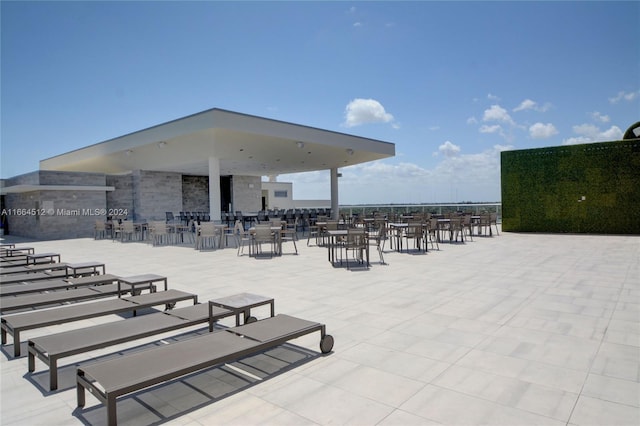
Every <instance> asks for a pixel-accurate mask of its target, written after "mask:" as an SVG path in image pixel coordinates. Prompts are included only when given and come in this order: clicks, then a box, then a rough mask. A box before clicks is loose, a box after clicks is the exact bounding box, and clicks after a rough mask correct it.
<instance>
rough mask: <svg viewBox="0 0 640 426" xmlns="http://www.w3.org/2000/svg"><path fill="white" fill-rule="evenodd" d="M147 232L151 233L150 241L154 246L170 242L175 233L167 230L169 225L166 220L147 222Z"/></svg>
mask: <svg viewBox="0 0 640 426" xmlns="http://www.w3.org/2000/svg"><path fill="white" fill-rule="evenodd" d="M149 232H150V233H151V241H152V244H153V245H154V246H157V245H162V244H171V243H172V242H173V241H174V237H175V234H173V233H171V232H169V227H168V226H167V223H166V222H162V221H159V220H156V221H153V222H149Z"/></svg>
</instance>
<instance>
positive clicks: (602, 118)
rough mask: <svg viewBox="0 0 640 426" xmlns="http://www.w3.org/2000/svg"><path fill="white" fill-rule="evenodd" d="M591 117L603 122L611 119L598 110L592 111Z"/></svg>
mask: <svg viewBox="0 0 640 426" xmlns="http://www.w3.org/2000/svg"><path fill="white" fill-rule="evenodd" d="M591 118H593V120H594V121H599V122H601V123H608V122H609V121H611V119H610V118H609V116H608V115H602V114H600V113H599V112H598V111H595V112H592V113H591Z"/></svg>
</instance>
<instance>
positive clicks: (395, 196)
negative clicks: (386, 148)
mask: <svg viewBox="0 0 640 426" xmlns="http://www.w3.org/2000/svg"><path fill="white" fill-rule="evenodd" d="M511 149H514V148H513V146H510V145H495V146H494V147H492V148H491V149H488V150H487V151H484V152H481V153H477V154H462V153H460V151H459V147H457V146H456V145H455V144H453V143H451V142H450V141H447V142H445V143H443V144H442V145H441V146H440V150H441V151H442V152H447V153H448V154H455V155H442V156H440V157H439V158H440V162H439V163H437V164H435V165H433V166H431V167H424V166H421V165H418V164H416V163H412V162H396V161H397V158H396V159H395V160H394V159H392V158H388V159H385V160H378V161H372V162H368V163H362V164H357V165H354V166H350V167H344V168H342V169H340V172H341V173H342V177H341V178H340V180H339V196H340V204H388V203H395V204H398V203H421V202H424V203H439V202H453V201H456V202H457V201H478V202H480V201H487V202H492V201H499V200H500V190H501V189H500V188H501V187H500V152H502V151H505V150H511ZM278 180H279V181H281V182H293V188H294V199H299V200H305V199H316V200H317V199H329V198H330V196H331V194H330V192H331V191H330V186H331V185H330V174H329V172H328V171H326V170H324V171H318V172H309V173H299V174H291V175H281V176H279V177H278Z"/></svg>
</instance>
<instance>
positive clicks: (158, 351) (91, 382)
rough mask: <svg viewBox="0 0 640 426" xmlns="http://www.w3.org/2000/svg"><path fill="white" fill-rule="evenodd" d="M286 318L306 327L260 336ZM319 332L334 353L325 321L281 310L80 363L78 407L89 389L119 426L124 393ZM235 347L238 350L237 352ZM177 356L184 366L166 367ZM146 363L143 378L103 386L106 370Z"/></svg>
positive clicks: (322, 342)
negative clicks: (172, 341) (118, 407)
mask: <svg viewBox="0 0 640 426" xmlns="http://www.w3.org/2000/svg"><path fill="white" fill-rule="evenodd" d="M280 320H284V321H285V322H286V321H288V320H294V321H299V322H302V323H304V326H301V327H298V328H297V329H295V330H293V331H291V332H288V333H285V334H282V335H280V336H277V337H273V338H268V339H265V340H262V339H261V338H260V335H261V334H262V333H261V331H260V330H261V329H262V330H263V329H264V328H265V327H266V328H268V327H269V326H270V325H271V324H273V323H274V321H275V322H276V324H277V321H280ZM254 331H255V333H254ZM316 331H319V332H320V335H321V338H320V349H321V351H322V353H328V352H331V350H332V348H333V337H331V336H330V335H328V334H326V332H325V325H324V324H320V323H312V322H310V321H305V320H300V319H298V318H294V317H289V316H287V315H282V314H279V315H276V316H275V317H270V318H267V319H264V320H261V321H258V322H253V323H251V324H245V325H242V326H240V327H233V328H230V329H226V330H223V331H218V332H214V333H209V334H207V335H203V336H199V337H195V338H193V339H189V340H186V341H183V342H179V343H175V344H173V345H168V346H163V347H159V348H154V349H150V350H148V351H143V352H138V353H134V354H131V355H125V356H122V357H120V358H116V359H113V360H109V361H105V362H104V363H100V364H94V366H95V367H94V368H92V366H91V365H89V366H86V367H78V369H77V374H76V383H77V387H76V392H77V402H78V407H84V405H85V403H86V399H85V389H86V390H88V391H89V392H90V393H91V394H92V395H93V396H95V397H96V398H97V399H98V400H99V401H100V402H102V403H103V404H104V405H105V406H106V408H107V424H108V425H110V426H115V425H116V424H117V413H116V400H117V398H118V397H120V396H123V395H126V394H130V393H133V392H136V391H139V390H142V389H145V388H148V387H150V386H153V385H157V384H159V383H163V382H167V381H169V380H172V379H175V378H178V377H182V376H185V375H187V374H190V373H194V372H197V371H200V370H203V369H206V368H210V367H214V366H216V365H219V364H224V363H227V362H231V361H235V360H238V359H241V358H244V357H247V356H250V355H254V354H258V353H261V352H264V351H265V350H267V349H271V348H274V347H277V346H279V345H281V344H283V343H286V342H288V341H289V340H292V339H295V338H297V337H301V336H304V335H306V334H310V333H313V332H316ZM231 336H233V337H231ZM233 346H235V347H236V348H237V349H235V350H234V349H233ZM185 348H186V349H185ZM194 348H197V349H194ZM198 349H200V350H198ZM216 351H217V354H216ZM205 355H207V356H210V358H204V356H205ZM176 356H178V357H179V358H180V359H182V360H183V365H181V366H178V367H174V366H173V365H171V367H167V368H166V369H164V370H163V369H162V364H165V363H166V362H167V360H172V359H175V357H176ZM190 356H191V358H190ZM191 359H193V362H190V360H191ZM141 362H144V363H145V365H146V366H150V368H149V369H145V370H147V371H145V372H144V373H143V374H140V376H141V377H139V378H138V380H137V381H133V380H134V377H132V375H128V376H127V377H126V379H125V380H123V381H122V383H118V384H113V383H112V384H111V385H110V386H108V387H105V386H104V385H101V383H100V380H101V377H100V374H102V373H103V374H105V378H106V377H107V375H108V371H130V372H131V373H132V374H135V373H136V372H137V370H136V369H135V367H134V368H132V364H133V365H135V364H136V363H137V364H138V365H139V364H140V363H141ZM156 363H157V364H160V365H159V366H158V367H157V368H156V367H155V366H156V365H157V364H156ZM154 368H155V369H156V370H157V371H154V374H150V371H149V370H152V369H154ZM123 369H124V370H123ZM105 370H108V371H105ZM96 371H97V374H96ZM111 379H112V378H111Z"/></svg>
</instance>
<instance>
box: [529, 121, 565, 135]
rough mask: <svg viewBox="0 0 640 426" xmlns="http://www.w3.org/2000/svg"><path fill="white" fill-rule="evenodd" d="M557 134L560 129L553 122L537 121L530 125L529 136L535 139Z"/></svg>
mask: <svg viewBox="0 0 640 426" xmlns="http://www.w3.org/2000/svg"><path fill="white" fill-rule="evenodd" d="M557 134H558V129H556V126H554V125H553V124H551V123H547V124H544V123H535V124H533V125H531V126H530V127H529V136H531V137H532V138H533V139H547V138H550V137H551V136H554V135H557Z"/></svg>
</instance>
